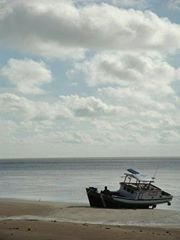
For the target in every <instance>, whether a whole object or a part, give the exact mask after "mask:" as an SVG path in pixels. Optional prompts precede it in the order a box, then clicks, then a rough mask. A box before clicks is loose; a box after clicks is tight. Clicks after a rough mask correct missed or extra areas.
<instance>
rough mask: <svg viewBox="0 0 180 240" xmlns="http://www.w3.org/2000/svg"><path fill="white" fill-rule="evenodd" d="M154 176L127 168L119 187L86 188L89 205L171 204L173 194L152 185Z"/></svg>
mask: <svg viewBox="0 0 180 240" xmlns="http://www.w3.org/2000/svg"><path fill="white" fill-rule="evenodd" d="M154 180H155V178H154V177H152V178H147V177H146V176H145V175H143V174H141V173H139V172H138V171H136V170H134V169H131V168H130V169H127V172H125V173H124V176H123V180H122V181H121V182H120V188H119V190H117V191H110V190H109V189H108V188H107V186H105V188H104V190H102V191H98V189H97V188H96V187H88V188H86V192H87V196H88V199H89V203H90V206H91V207H97V208H130V209H137V208H142V209H145V208H156V206H157V205H158V204H163V203H167V204H168V205H171V201H172V199H173V196H172V195H171V194H170V193H167V192H165V191H164V190H162V189H161V188H159V187H157V186H155V185H154Z"/></svg>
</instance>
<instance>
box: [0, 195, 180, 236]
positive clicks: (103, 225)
mask: <svg viewBox="0 0 180 240" xmlns="http://www.w3.org/2000/svg"><path fill="white" fill-rule="evenodd" d="M132 238H133V239H134V240H136V239H138V240H141V239H143V240H144V239H147V240H150V239H153V240H156V239H158V240H161V239H164V240H165V239H168V240H170V239H180V211H172V210H159V209H153V210H152V209H147V210H125V209H121V210H112V209H95V208H90V207H89V206H88V205H79V204H63V203H49V202H33V201H18V200H5V199H2V200H1V201H0V240H5V239H14V240H16V239H17V240H21V239H27V240H28V239H34V240H36V239H38V240H41V239H49V240H50V239H51V240H56V239H63V240H66V239H68V240H76V239H78V240H81V239H84V240H85V239H87V240H91V239H93V240H94V239H96V240H100V239H103V240H106V239H111V240H115V239H116V240H117V239H123V240H126V239H132Z"/></svg>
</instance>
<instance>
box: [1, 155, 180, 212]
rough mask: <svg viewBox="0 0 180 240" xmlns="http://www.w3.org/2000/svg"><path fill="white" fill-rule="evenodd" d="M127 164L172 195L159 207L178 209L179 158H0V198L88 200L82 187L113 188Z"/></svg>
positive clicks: (115, 188)
mask: <svg viewBox="0 0 180 240" xmlns="http://www.w3.org/2000/svg"><path fill="white" fill-rule="evenodd" d="M127 168H134V169H136V170H138V171H140V172H142V173H143V174H145V175H148V176H154V177H155V178H156V179H155V183H156V185H157V186H159V187H161V188H162V189H164V190H165V191H167V192H169V193H171V194H172V195H173V196H174V199H173V201H172V205H171V206H167V205H166V204H162V205H158V208H159V209H175V210H180V158H104V159H103V158H97V159H95V158H94V159H87V158H84V159H16V160H13V159H12V160H10V159H8V160H7V159H6V160H3V159H1V160H0V198H16V199H27V200H38V201H54V202H68V203H88V199H87V196H86V191H85V188H86V187H88V186H95V187H98V189H103V188H104V186H105V185H106V186H108V188H109V189H111V190H117V189H118V188H119V182H120V181H121V176H122V175H123V174H124V172H125V170H126V169H127Z"/></svg>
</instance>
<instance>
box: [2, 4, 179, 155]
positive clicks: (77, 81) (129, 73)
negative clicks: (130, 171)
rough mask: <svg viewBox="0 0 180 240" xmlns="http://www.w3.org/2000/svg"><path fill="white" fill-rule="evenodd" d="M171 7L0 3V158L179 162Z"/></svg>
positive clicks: (175, 25)
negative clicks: (160, 159) (163, 159)
mask: <svg viewBox="0 0 180 240" xmlns="http://www.w3.org/2000/svg"><path fill="white" fill-rule="evenodd" d="M179 60H180V0H104V1H103V0H31V1H27V0H14V1H10V0H0V158H23V157H28V158H36V157H123V156H166V157H167V156H180V61H179Z"/></svg>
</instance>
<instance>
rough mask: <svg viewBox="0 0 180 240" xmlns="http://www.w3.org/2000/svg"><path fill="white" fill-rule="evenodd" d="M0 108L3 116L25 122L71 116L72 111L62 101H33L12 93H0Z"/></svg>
mask: <svg viewBox="0 0 180 240" xmlns="http://www.w3.org/2000/svg"><path fill="white" fill-rule="evenodd" d="M0 109H1V113H2V116H1V117H2V118H5V119H6V118H7V119H14V121H17V120H18V121H19V122H23V121H24V120H26V121H27V120H36V121H43V120H54V119H61V118H62V119H64V118H70V117H71V113H70V111H69V110H68V109H67V108H66V106H63V105H62V104H61V103H58V102H53V104H51V103H50V102H46V101H32V100H30V99H28V98H25V97H19V96H18V95H15V94H11V93H4V94H1V95H0Z"/></svg>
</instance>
